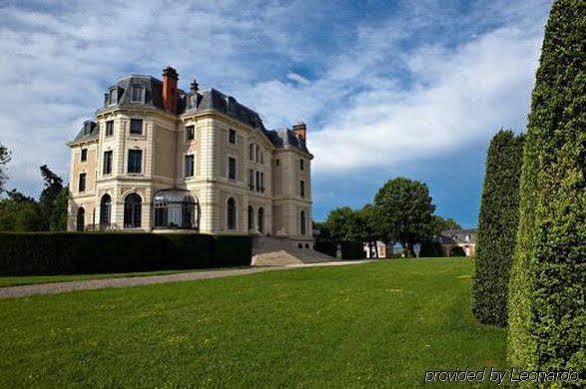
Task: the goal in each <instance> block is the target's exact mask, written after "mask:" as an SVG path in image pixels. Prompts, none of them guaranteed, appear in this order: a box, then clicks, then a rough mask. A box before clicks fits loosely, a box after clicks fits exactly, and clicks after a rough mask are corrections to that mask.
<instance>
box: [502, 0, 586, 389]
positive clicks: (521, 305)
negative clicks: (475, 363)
mask: <svg viewBox="0 0 586 389" xmlns="http://www.w3.org/2000/svg"><path fill="white" fill-rule="evenodd" d="M525 142H526V145H525V152H524V156H523V171H522V174H521V187H520V193H521V196H520V203H519V204H520V206H519V208H520V213H519V230H518V235H517V246H516V250H515V257H514V263H513V267H512V273H511V282H510V284H509V289H510V295H509V358H510V362H511V365H512V366H513V367H516V368H522V369H524V370H558V371H561V370H567V369H570V368H571V369H573V370H575V371H582V372H583V371H584V367H585V366H586V353H585V351H584V328H585V324H584V323H586V305H585V304H584V285H586V261H585V259H586V5H585V2H584V0H558V1H556V2H554V4H553V6H552V10H551V13H550V16H549V20H548V22H547V26H546V29H545V39H544V42H543V49H542V52H541V59H540V65H539V69H538V71H537V75H536V83H535V89H534V90H533V95H532V104H531V114H530V115H529V122H528V130H527V138H526V140H525ZM583 385H584V381H582V386H583ZM533 386H535V384H534V385H533ZM576 386H580V385H576Z"/></svg>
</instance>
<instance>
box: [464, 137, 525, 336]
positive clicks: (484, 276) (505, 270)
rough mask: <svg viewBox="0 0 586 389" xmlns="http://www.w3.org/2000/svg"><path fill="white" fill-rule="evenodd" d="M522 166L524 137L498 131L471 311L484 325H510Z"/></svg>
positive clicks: (482, 215) (490, 165)
mask: <svg viewBox="0 0 586 389" xmlns="http://www.w3.org/2000/svg"><path fill="white" fill-rule="evenodd" d="M522 165H523V137H522V136H518V137H517V136H515V134H514V133H513V132H512V131H508V130H507V131H505V130H501V131H499V132H498V133H497V134H496V135H495V136H494V137H493V138H492V141H491V142H490V147H489V148H488V155H487V158H486V172H485V175H484V185H483V190H482V200H481V204H480V215H479V217H478V223H479V224H478V241H477V245H476V272H475V275H474V283H473V286H472V297H473V302H472V312H473V313H474V316H476V318H477V319H478V321H480V322H481V323H485V324H495V325H499V326H503V327H504V326H506V325H507V315H508V312H507V301H508V294H509V275H510V271H511V263H512V262H513V254H514V251H515V237H516V234H517V226H518V221H519V177H520V175H521V174H520V173H521V169H522Z"/></svg>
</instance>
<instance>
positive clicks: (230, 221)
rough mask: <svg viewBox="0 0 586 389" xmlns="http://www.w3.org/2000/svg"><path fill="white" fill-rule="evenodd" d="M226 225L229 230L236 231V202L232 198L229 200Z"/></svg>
mask: <svg viewBox="0 0 586 389" xmlns="http://www.w3.org/2000/svg"><path fill="white" fill-rule="evenodd" d="M226 213H227V214H226V219H227V220H226V225H227V226H228V229H229V230H235V229H236V201H234V199H233V198H232V197H230V198H229V199H228V207H227V212H226Z"/></svg>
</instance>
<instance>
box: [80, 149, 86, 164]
mask: <svg viewBox="0 0 586 389" xmlns="http://www.w3.org/2000/svg"><path fill="white" fill-rule="evenodd" d="M81 161H82V162H84V161H87V149H81Z"/></svg>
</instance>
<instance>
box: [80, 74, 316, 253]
mask: <svg viewBox="0 0 586 389" xmlns="http://www.w3.org/2000/svg"><path fill="white" fill-rule="evenodd" d="M178 79H179V77H178V75H177V72H176V71H175V69H173V68H171V67H167V68H166V69H164V71H163V80H162V81H161V80H158V79H156V78H153V77H150V76H143V75H130V76H127V77H124V78H122V79H120V80H118V82H116V84H114V85H113V86H111V87H110V88H108V91H107V93H106V94H105V96H104V104H103V107H102V108H100V109H98V110H97V112H96V114H95V120H93V121H86V122H85V123H84V125H83V128H82V129H81V131H80V132H79V134H78V135H77V136H76V137H75V139H74V140H73V141H71V142H69V143H68V145H69V147H70V148H71V171H70V175H71V180H70V191H71V198H70V202H69V210H68V212H69V219H68V229H69V230H72V231H75V230H77V231H81V230H118V229H128V230H145V231H176V230H185V231H197V232H201V233H210V234H218V233H221V234H231V233H233V234H248V233H252V234H261V235H266V236H275V237H288V238H290V239H292V240H293V241H295V242H296V243H298V244H302V245H304V246H306V247H309V246H308V245H311V246H312V241H313V239H312V224H311V204H312V202H311V160H312V158H313V156H312V155H311V154H310V153H309V151H308V150H307V147H306V144H305V141H306V138H307V128H306V125H305V124H304V123H299V124H296V125H294V126H292V129H277V130H270V131H269V130H267V129H266V128H265V127H264V124H263V122H262V120H261V119H260V117H259V115H258V114H257V113H256V112H254V111H253V110H251V109H250V108H247V107H245V106H244V105H242V104H240V103H239V102H238V101H236V99H234V98H233V97H231V96H227V95H225V94H223V93H221V92H219V91H217V90H215V89H207V90H201V91H200V90H199V89H198V84H197V82H196V81H195V80H194V81H193V82H192V83H191V85H190V90H189V92H184V91H183V90H181V89H179V88H178Z"/></svg>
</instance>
